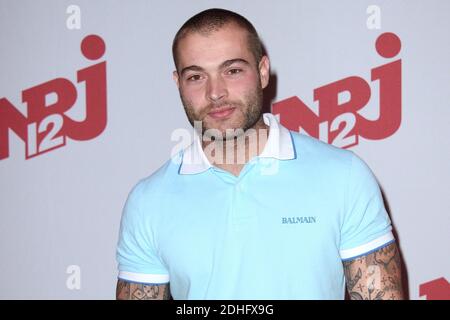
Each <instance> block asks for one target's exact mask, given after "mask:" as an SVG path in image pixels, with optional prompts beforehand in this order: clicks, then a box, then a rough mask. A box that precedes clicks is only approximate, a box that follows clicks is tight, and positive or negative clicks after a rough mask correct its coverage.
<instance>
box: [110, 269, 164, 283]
mask: <svg viewBox="0 0 450 320" xmlns="http://www.w3.org/2000/svg"><path fill="white" fill-rule="evenodd" d="M118 278H119V279H120V280H124V281H128V282H136V283H144V284H162V283H168V282H169V275H168V274H147V273H135V272H128V271H119V277H118Z"/></svg>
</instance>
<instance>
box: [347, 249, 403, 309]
mask: <svg viewBox="0 0 450 320" xmlns="http://www.w3.org/2000/svg"><path fill="white" fill-rule="evenodd" d="M344 272H345V278H346V282H347V290H348V292H349V295H350V298H351V299H352V300H402V299H403V290H402V279H401V262H400V253H399V251H398V248H397V245H396V243H395V242H394V243H392V244H390V245H388V246H386V247H384V248H382V249H380V250H378V251H375V252H374V253H371V254H368V255H367V256H364V257H360V258H357V259H354V260H351V261H346V262H344Z"/></svg>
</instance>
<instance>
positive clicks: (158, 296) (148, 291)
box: [116, 279, 170, 300]
mask: <svg viewBox="0 0 450 320" xmlns="http://www.w3.org/2000/svg"><path fill="white" fill-rule="evenodd" d="M116 299H117V300H170V286H169V283H162V284H140V283H132V282H127V281H125V280H120V279H119V280H118V281H117V288H116Z"/></svg>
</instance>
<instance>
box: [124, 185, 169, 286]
mask: <svg viewBox="0 0 450 320" xmlns="http://www.w3.org/2000/svg"><path fill="white" fill-rule="evenodd" d="M143 200H144V199H143V195H142V192H141V188H140V187H139V184H138V185H137V186H136V187H135V188H134V189H133V190H132V191H131V192H130V194H129V196H128V199H127V201H126V203H125V206H124V209H123V212H122V220H121V223H120V232H119V241H118V245H117V252H116V259H117V262H118V269H119V276H118V277H119V279H121V280H125V281H130V282H137V283H146V284H161V283H168V282H169V273H168V271H167V269H166V267H165V266H164V264H163V263H162V261H161V259H160V258H159V257H158V254H157V252H156V250H155V248H154V244H153V243H152V238H153V236H152V231H151V230H152V228H151V225H150V222H149V221H150V220H149V219H148V217H145V216H144V215H143V212H142V208H141V207H142V206H141V205H140V204H141V202H142V201H143Z"/></svg>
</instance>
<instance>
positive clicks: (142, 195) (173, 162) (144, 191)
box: [129, 154, 180, 203]
mask: <svg viewBox="0 0 450 320" xmlns="http://www.w3.org/2000/svg"><path fill="white" fill-rule="evenodd" d="M179 156H180V154H176V155H175V156H173V157H172V158H170V159H169V160H167V161H166V162H165V163H164V164H162V165H161V166H160V167H159V168H158V169H156V170H155V171H154V172H153V173H151V174H150V175H148V176H146V177H144V178H142V179H140V180H139V181H138V182H137V183H136V184H135V185H134V186H133V188H132V189H131V192H130V194H129V198H132V199H133V200H134V201H136V202H137V203H141V202H143V201H145V202H148V200H149V199H151V198H152V197H160V196H161V195H164V194H167V193H168V192H170V191H171V190H172V185H173V184H174V180H175V179H176V178H177V176H178V170H179V162H177V161H178V160H177V159H179Z"/></svg>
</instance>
